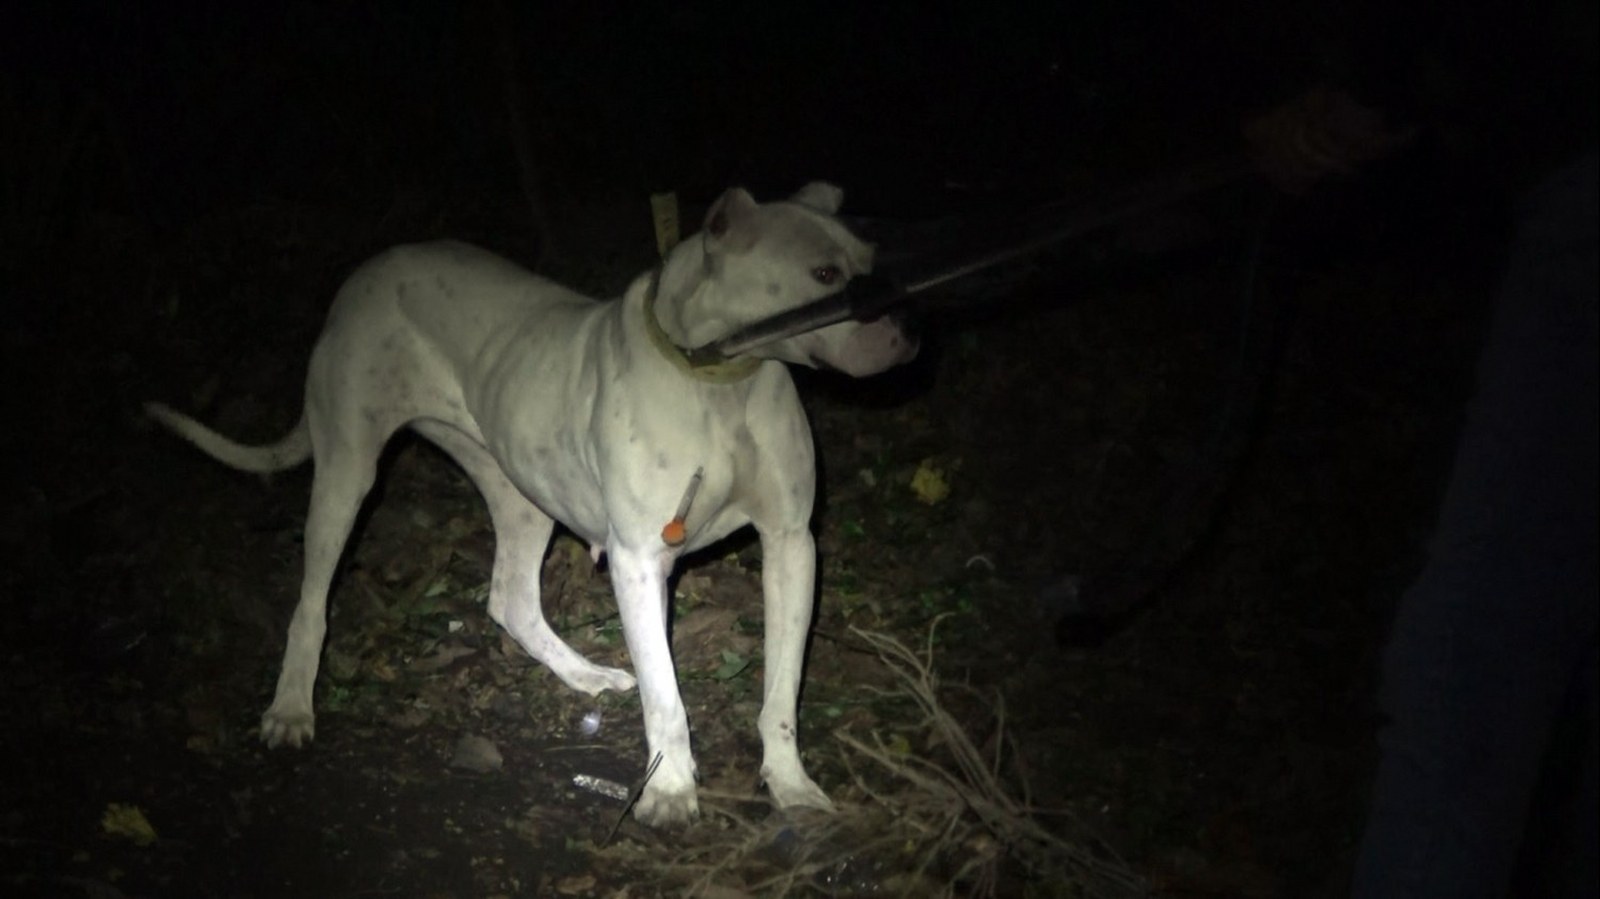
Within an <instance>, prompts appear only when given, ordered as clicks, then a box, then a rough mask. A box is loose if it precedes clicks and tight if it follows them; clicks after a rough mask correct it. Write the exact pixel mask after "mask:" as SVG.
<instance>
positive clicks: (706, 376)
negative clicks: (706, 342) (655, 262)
mask: <svg viewBox="0 0 1600 899" xmlns="http://www.w3.org/2000/svg"><path fill="white" fill-rule="evenodd" d="M660 286H661V268H660V267H657V268H656V270H655V271H654V272H653V273H652V274H651V275H650V289H649V290H648V291H646V292H645V295H644V328H645V331H646V332H648V333H649V334H650V342H651V343H652V344H654V345H655V348H656V350H657V351H659V352H660V353H661V355H662V356H663V357H665V358H666V360H667V361H668V362H671V363H672V364H673V365H674V366H676V367H677V368H678V370H679V371H682V372H683V373H684V374H687V375H688V376H689V377H691V378H694V379H695V380H698V381H706V382H709V383H712V384H732V383H733V382H735V381H742V380H744V379H745V378H748V377H750V376H751V375H753V374H755V372H756V369H758V368H760V367H761V361H762V360H760V359H758V358H756V357H755V356H738V357H736V358H733V359H729V360H728V361H726V362H718V363H715V364H712V365H695V364H694V363H692V362H690V361H689V355H688V352H687V351H686V350H684V348H683V347H681V346H678V345H677V344H676V343H673V342H672V338H671V337H669V336H667V332H666V330H665V329H664V328H662V327H661V322H660V321H658V320H657V319H656V294H657V293H658V290H657V288H659V287H660Z"/></svg>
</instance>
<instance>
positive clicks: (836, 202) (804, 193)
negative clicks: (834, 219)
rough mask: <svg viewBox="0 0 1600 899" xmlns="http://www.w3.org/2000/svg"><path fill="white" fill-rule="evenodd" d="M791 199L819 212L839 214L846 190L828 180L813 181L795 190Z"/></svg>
mask: <svg viewBox="0 0 1600 899" xmlns="http://www.w3.org/2000/svg"><path fill="white" fill-rule="evenodd" d="M789 200H790V201H791V202H794V203H799V204H800V205H801V206H810V207H811V208H812V209H815V210H816V211H818V212H825V213H827V214H828V215H837V214H838V212H839V207H840V206H842V205H844V191H843V190H841V189H839V188H837V187H834V186H833V185H832V184H829V183H828V182H826V181H813V182H811V183H810V184H807V185H806V186H805V187H802V188H800V189H799V190H797V191H795V192H794V196H792V197H790V198H789Z"/></svg>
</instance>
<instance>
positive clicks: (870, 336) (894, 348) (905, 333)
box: [805, 313, 921, 378]
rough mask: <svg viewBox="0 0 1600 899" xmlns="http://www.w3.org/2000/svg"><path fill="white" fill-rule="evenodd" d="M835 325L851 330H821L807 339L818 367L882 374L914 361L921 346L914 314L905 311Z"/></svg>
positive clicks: (856, 373)
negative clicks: (830, 332)
mask: <svg viewBox="0 0 1600 899" xmlns="http://www.w3.org/2000/svg"><path fill="white" fill-rule="evenodd" d="M833 327H834V328H840V329H848V331H847V332H842V333H838V334H833V335H829V334H823V333H821V332H818V334H817V335H816V337H815V339H813V340H808V341H806V343H807V344H809V345H808V346H806V347H805V351H806V357H807V358H808V359H809V360H810V361H811V363H812V365H814V366H816V367H818V368H827V369H831V370H833V371H837V372H840V373H842V374H846V375H850V376H851V377H855V378H864V377H868V376H870V375H875V374H879V373H881V372H884V371H887V370H889V369H891V368H894V367H895V366H897V365H903V364H905V363H907V362H910V361H911V360H912V359H915V358H916V356H917V351H918V350H919V349H920V348H921V341H920V340H919V339H918V338H917V335H916V331H915V329H914V327H913V326H912V323H911V321H910V317H909V316H906V315H903V314H898V313H897V314H895V315H886V316H882V317H880V318H875V319H873V320H871V321H867V322H861V323H859V324H857V323H845V324H841V325H835V326H833ZM830 330H831V329H830ZM807 336H808V337H810V336H811V335H807Z"/></svg>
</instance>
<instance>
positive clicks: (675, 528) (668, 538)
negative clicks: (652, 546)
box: [661, 518, 688, 546]
mask: <svg viewBox="0 0 1600 899" xmlns="http://www.w3.org/2000/svg"><path fill="white" fill-rule="evenodd" d="M687 536H688V535H687V534H685V533H684V530H683V519H682V518H674V519H672V520H671V521H669V522H667V526H666V527H664V528H662V529H661V542H662V543H665V544H666V545H668V546H682V545H683V541H684V539H685V538H686V537H687Z"/></svg>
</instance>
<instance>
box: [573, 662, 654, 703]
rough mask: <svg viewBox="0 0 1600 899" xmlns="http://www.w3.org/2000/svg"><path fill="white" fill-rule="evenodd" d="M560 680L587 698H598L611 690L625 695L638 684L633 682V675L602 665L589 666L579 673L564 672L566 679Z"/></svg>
mask: <svg viewBox="0 0 1600 899" xmlns="http://www.w3.org/2000/svg"><path fill="white" fill-rule="evenodd" d="M562 680H565V681H566V685H568V686H571V688H573V689H581V691H582V693H587V694H589V696H600V694H602V693H605V691H606V689H613V691H616V693H627V691H629V689H634V686H635V685H637V683H638V681H635V680H634V675H630V673H627V672H624V670H622V669H608V667H603V665H589V667H587V669H584V670H579V672H566V677H563V678H562Z"/></svg>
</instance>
